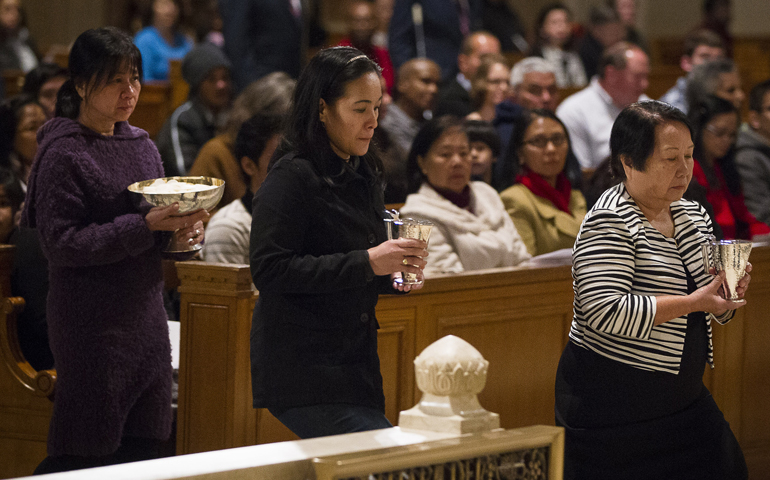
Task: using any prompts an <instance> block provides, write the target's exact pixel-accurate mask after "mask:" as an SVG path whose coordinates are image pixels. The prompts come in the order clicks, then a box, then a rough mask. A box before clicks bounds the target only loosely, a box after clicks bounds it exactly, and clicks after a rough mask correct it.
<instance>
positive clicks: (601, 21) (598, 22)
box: [588, 5, 620, 27]
mask: <svg viewBox="0 0 770 480" xmlns="http://www.w3.org/2000/svg"><path fill="white" fill-rule="evenodd" d="M619 21H620V16H618V12H617V11H616V10H615V8H614V7H613V6H611V5H594V6H593V7H591V9H590V10H589V11H588V24H589V25H591V26H593V27H599V26H602V25H607V24H609V23H617V22H619Z"/></svg>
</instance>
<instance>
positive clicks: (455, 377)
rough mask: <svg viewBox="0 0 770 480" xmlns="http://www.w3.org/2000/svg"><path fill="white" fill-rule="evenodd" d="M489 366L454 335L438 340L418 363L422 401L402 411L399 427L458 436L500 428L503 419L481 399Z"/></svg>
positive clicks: (417, 369)
mask: <svg viewBox="0 0 770 480" xmlns="http://www.w3.org/2000/svg"><path fill="white" fill-rule="evenodd" d="M488 366H489V362H488V361H486V360H484V357H482V356H481V354H480V353H479V351H478V350H476V349H475V348H474V347H473V345H471V344H470V343H468V342H466V341H465V340H463V339H461V338H459V337H456V336H454V335H447V336H446V337H443V338H441V339H439V340H436V341H435V342H433V343H432V344H431V345H429V346H428V348H426V349H425V350H423V351H422V353H420V355H419V356H417V358H416V359H415V360H414V370H415V377H416V379H417V388H419V389H420V391H421V392H422V399H421V400H420V403H418V404H417V405H415V406H414V407H412V408H411V409H409V410H405V411H403V412H401V414H400V415H399V418H398V426H399V427H401V428H404V429H415V430H429V431H434V432H446V433H456V434H463V433H476V432H484V431H487V430H493V429H496V428H500V416H499V415H498V414H496V413H492V412H488V411H486V410H484V408H482V406H481V405H480V404H479V401H478V398H477V395H478V394H479V393H480V392H481V391H482V390H484V385H485V384H486V382H487V367H488Z"/></svg>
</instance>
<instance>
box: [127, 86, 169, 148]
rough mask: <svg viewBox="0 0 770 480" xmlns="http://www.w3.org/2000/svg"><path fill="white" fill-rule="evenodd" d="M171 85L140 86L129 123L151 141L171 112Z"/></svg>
mask: <svg viewBox="0 0 770 480" xmlns="http://www.w3.org/2000/svg"><path fill="white" fill-rule="evenodd" d="M171 92H172V91H171V84H170V83H169V82H148V83H145V84H144V85H142V91H141V92H140V93H139V101H138V102H137V103H136V108H135V109H134V113H133V114H132V115H131V119H130V120H129V122H130V123H131V125H134V126H135V127H139V128H142V129H144V130H146V131H147V133H149V134H150V138H152V139H153V140H154V139H155V137H156V136H157V135H158V133H159V132H160V129H161V128H162V127H163V123H164V122H165V121H166V119H167V118H168V117H169V116H170V115H171V113H172V112H173V110H172V109H171V105H172V96H171Z"/></svg>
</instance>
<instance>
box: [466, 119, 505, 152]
mask: <svg viewBox="0 0 770 480" xmlns="http://www.w3.org/2000/svg"><path fill="white" fill-rule="evenodd" d="M463 128H464V129H465V134H466V135H468V141H469V142H482V143H484V144H485V145H486V146H488V147H489V148H490V149H491V150H492V157H493V158H497V157H499V156H500V148H501V146H500V136H499V135H498V134H497V130H495V127H493V126H492V124H491V123H489V122H485V121H484V120H466V121H465V123H464V124H463Z"/></svg>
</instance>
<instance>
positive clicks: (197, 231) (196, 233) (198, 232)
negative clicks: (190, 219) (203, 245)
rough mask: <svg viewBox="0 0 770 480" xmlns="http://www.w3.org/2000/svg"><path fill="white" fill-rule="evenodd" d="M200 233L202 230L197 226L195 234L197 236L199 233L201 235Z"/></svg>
mask: <svg viewBox="0 0 770 480" xmlns="http://www.w3.org/2000/svg"><path fill="white" fill-rule="evenodd" d="M200 234H201V231H200V230H198V229H197V228H196V229H195V236H196V237H197V236H198V235H200Z"/></svg>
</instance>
